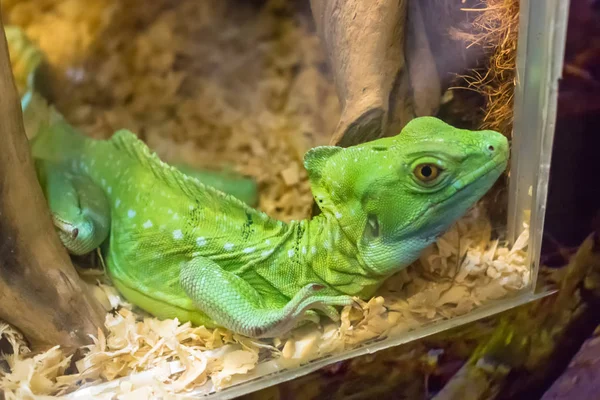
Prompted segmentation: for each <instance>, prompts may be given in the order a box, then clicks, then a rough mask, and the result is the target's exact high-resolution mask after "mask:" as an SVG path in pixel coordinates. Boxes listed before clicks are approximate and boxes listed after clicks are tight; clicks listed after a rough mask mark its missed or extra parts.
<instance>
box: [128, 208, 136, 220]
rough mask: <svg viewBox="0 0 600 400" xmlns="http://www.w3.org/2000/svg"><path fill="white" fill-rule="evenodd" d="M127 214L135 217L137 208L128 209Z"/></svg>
mask: <svg viewBox="0 0 600 400" xmlns="http://www.w3.org/2000/svg"><path fill="white" fill-rule="evenodd" d="M127 216H128V217H129V218H133V217H135V210H129V211H127Z"/></svg>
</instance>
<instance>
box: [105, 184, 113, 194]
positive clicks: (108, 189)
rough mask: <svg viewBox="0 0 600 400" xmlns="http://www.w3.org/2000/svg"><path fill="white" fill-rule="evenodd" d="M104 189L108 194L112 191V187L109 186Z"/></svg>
mask: <svg viewBox="0 0 600 400" xmlns="http://www.w3.org/2000/svg"><path fill="white" fill-rule="evenodd" d="M106 191H107V192H108V194H111V193H112V187H111V186H109V187H108V188H106Z"/></svg>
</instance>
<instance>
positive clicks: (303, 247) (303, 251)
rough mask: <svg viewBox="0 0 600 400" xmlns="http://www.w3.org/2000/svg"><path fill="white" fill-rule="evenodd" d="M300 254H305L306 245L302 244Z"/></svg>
mask: <svg viewBox="0 0 600 400" xmlns="http://www.w3.org/2000/svg"><path fill="white" fill-rule="evenodd" d="M302 254H306V247H305V246H302Z"/></svg>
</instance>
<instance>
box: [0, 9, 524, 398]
mask: <svg viewBox="0 0 600 400" xmlns="http://www.w3.org/2000/svg"><path fill="white" fill-rule="evenodd" d="M468 3H473V4H468ZM1 4H2V11H3V18H4V20H5V23H7V24H14V25H18V26H20V27H22V28H24V30H25V32H26V33H27V34H28V35H29V36H30V38H31V39H32V40H33V41H34V42H35V43H36V44H38V45H39V47H40V48H41V49H42V50H43V51H44V52H45V54H46V56H47V58H48V61H49V63H50V65H51V67H52V74H51V79H49V81H48V86H49V95H50V96H51V98H52V99H53V101H54V102H55V104H56V106H57V108H58V109H59V110H60V112H62V113H63V114H64V115H65V117H66V119H67V120H68V121H69V122H70V123H71V124H73V125H74V126H76V127H78V128H80V129H82V130H83V131H84V132H85V133H86V134H88V135H90V136H92V137H95V138H108V137H110V136H111V135H112V133H113V132H114V131H116V130H118V129H121V128H127V129H129V130H131V131H132V132H135V133H136V134H137V135H138V136H139V137H140V138H141V139H142V140H144V141H145V142H146V143H147V144H148V145H149V146H150V147H151V148H152V149H153V150H155V151H156V152H157V153H158V154H159V156H160V157H161V158H162V159H163V160H164V161H166V162H177V163H185V164H188V165H191V166H197V167H203V168H209V169H218V168H223V167H225V168H232V169H235V170H237V171H239V172H242V173H243V174H246V175H248V176H251V177H253V178H254V179H256V180H257V182H258V183H259V188H260V200H259V204H258V208H260V209H261V210H263V211H265V212H267V213H268V214H270V215H271V216H273V217H277V218H280V219H282V220H284V221H289V220H292V219H296V220H297V219H302V218H306V217H307V216H309V215H310V209H311V207H312V200H313V197H312V194H311V192H310V187H309V184H308V182H307V177H306V173H305V171H304V168H303V166H302V158H303V155H304V153H305V152H306V151H307V150H308V149H309V148H311V147H314V146H317V145H324V144H327V143H328V142H329V140H330V137H331V134H332V132H333V131H334V130H335V127H336V125H337V124H338V120H339V118H340V114H341V108H340V101H339V99H338V96H337V93H336V89H335V85H334V82H333V79H332V72H331V68H330V66H329V65H328V62H327V59H326V56H325V52H324V51H323V47H322V43H321V41H320V39H319V37H318V35H317V33H316V30H315V24H314V22H313V19H312V15H311V10H310V5H309V3H308V1H306V2H304V1H302V2H292V1H285V0H270V1H235V0H229V1H222V0H206V1H202V2H199V1H194V0H179V1H155V2H150V3H149V2H142V1H127V2H124V1H109V0H97V1H96V0H94V1H84V0H69V1H51V0H48V1H44V0H19V1H10V0H2V3H1ZM484 5H486V6H487V7H482V5H481V4H480V2H475V1H473V2H462V1H453V2H446V1H441V0H428V1H426V2H423V3H422V4H421V9H422V11H423V22H424V26H425V27H426V30H427V36H428V37H429V43H430V47H431V50H430V51H431V55H432V59H433V60H434V61H435V66H436V68H435V70H436V72H437V76H436V80H439V103H440V107H439V113H438V114H439V116H441V117H442V118H443V119H445V120H446V121H448V122H450V123H452V124H453V125H455V126H459V127H466V128H472V129H477V128H482V127H483V128H493V129H497V130H499V131H501V132H502V133H503V134H505V135H506V136H510V134H511V121H512V119H511V118H512V94H513V89H514V62H515V48H516V39H517V26H518V1H516V0H487V2H485V4H484ZM406 56H407V57H410V54H407V55H406ZM410 95H412V94H410ZM506 182H507V178H506V177H503V178H502V179H500V180H499V182H498V184H497V185H496V187H495V188H494V189H493V190H492V191H491V192H490V193H489V194H488V196H486V198H485V199H484V201H483V202H482V203H481V205H479V206H478V207H475V208H474V209H473V210H472V211H471V212H469V214H468V215H467V216H466V217H465V218H463V219H462V220H461V221H460V222H459V223H457V224H455V225H454V226H453V227H452V228H451V229H450V231H449V232H448V233H446V234H445V235H444V236H443V237H442V238H440V239H439V241H438V242H437V244H436V245H433V246H431V247H430V248H429V249H428V250H427V251H426V252H425V253H424V254H423V256H422V257H421V259H420V261H419V262H417V263H416V264H415V265H413V266H412V267H410V268H408V269H407V270H405V271H402V272H401V273H399V274H398V275H397V276H394V277H392V278H391V279H390V280H388V282H386V284H385V285H384V287H383V288H382V290H381V291H380V292H379V293H378V295H377V296H375V297H373V298H372V299H371V300H370V301H366V302H362V304H361V306H362V312H361V310H357V309H351V308H350V307H347V308H345V309H344V310H343V311H342V321H341V323H339V324H338V323H324V324H323V326H320V327H319V326H314V325H311V326H308V327H305V328H302V329H300V330H298V331H296V332H295V333H294V334H293V335H291V336H290V337H286V338H281V339H277V340H274V341H270V342H268V343H264V342H263V343H259V342H257V341H254V340H249V339H247V338H242V337H239V336H237V335H233V334H231V333H230V332H227V331H225V330H209V329H205V328H198V327H191V326H190V325H189V324H184V325H180V324H179V323H178V322H177V321H162V322H161V321H158V320H156V319H153V318H150V317H148V316H145V317H146V318H145V319H143V320H142V319H141V316H144V315H143V314H142V313H140V312H139V311H138V310H136V309H135V308H132V307H131V306H130V305H129V304H127V303H125V302H124V301H123V300H122V299H121V298H120V297H119V295H118V294H117V292H116V291H115V290H114V288H112V286H111V285H110V282H108V281H106V280H105V279H104V278H102V277H101V276H99V275H98V274H93V275H92V276H91V278H90V271H89V270H88V271H87V272H84V273H82V275H84V277H86V279H87V280H88V281H89V282H90V285H91V287H93V288H94V289H93V290H95V291H96V292H97V294H98V296H99V298H101V299H102V301H103V304H105V306H106V309H107V311H109V313H108V314H107V320H106V325H107V328H108V331H109V336H108V337H103V336H100V337H98V338H97V344H96V345H95V346H93V347H92V349H91V350H92V351H91V352H90V353H88V355H87V356H86V357H85V358H84V359H83V360H81V361H79V362H78V365H77V369H78V371H79V372H80V373H83V375H82V376H83V377H84V378H86V379H88V381H89V382H90V383H92V382H95V383H99V382H103V381H107V380H113V379H115V378H119V377H121V376H126V375H128V374H130V373H132V372H133V371H139V370H146V369H150V368H163V367H164V366H165V365H167V364H168V363H169V362H172V361H170V358H169V357H174V358H175V360H177V362H178V363H180V364H178V365H179V367H181V366H182V365H183V366H187V367H188V371H187V372H185V373H183V374H181V371H182V370H181V369H179V370H177V368H175V370H174V371H175V372H173V375H172V376H170V379H171V380H170V381H169V383H168V384H166V387H167V388H168V390H175V391H180V390H183V389H188V388H190V387H194V386H198V385H200V384H202V383H204V382H205V381H206V380H208V379H210V380H211V381H212V383H213V384H214V385H215V387H217V388H221V387H225V386H227V385H230V384H231V383H233V382H234V381H235V379H233V380H232V377H234V376H237V377H243V376H244V374H246V373H247V372H248V371H252V370H253V368H254V367H255V366H256V365H257V363H259V361H260V362H261V363H262V362H263V361H265V360H267V359H271V358H275V357H279V360H280V362H281V365H282V366H295V365H298V364H300V363H301V362H305V361H307V360H310V359H313V358H317V357H320V356H323V355H325V354H330V353H335V352H340V351H343V350H348V349H351V348H354V347H355V346H356V345H358V344H360V343H363V342H364V341H366V340H370V339H376V338H381V337H386V336H391V335H397V334H401V333H403V332H406V331H408V330H412V329H414V328H417V327H419V326H422V325H423V324H427V323H430V322H433V321H438V320H442V319H445V318H448V317H454V316H459V315H466V314H468V313H469V312H472V311H473V310H475V309H476V308H477V307H478V306H480V305H482V304H486V303H487V302H488V301H492V300H496V299H501V298H504V297H506V296H509V295H511V294H514V293H517V292H519V291H520V290H522V289H524V288H526V287H527V286H528V285H529V283H530V282H531V279H532V277H531V276H530V271H529V267H528V265H526V263H525V256H526V249H527V238H528V237H527V231H525V232H524V234H523V235H522V236H521V237H520V238H519V239H518V240H517V241H516V243H514V244H511V245H509V244H507V243H505V242H504V234H505V226H506V199H507V195H508V194H507V185H506ZM96 280H99V281H100V282H101V283H98V284H97V283H96ZM136 321H138V323H136ZM139 321H141V322H139ZM224 344H227V345H226V346H225V347H223V345H224ZM261 349H262V350H261ZM47 357H50V358H52V360H53V361H54V362H57V363H61V365H62V367H61V368H59V369H58V370H57V371H55V372H54V376H53V378H52V379H53V380H52V382H53V385H50V386H49V387H48V388H46V389H45V390H47V391H48V392H49V393H50V392H52V391H55V390H56V389H57V388H61V390H64V391H68V390H72V388H73V385H75V383H76V382H78V381H80V380H81V378H82V376H80V375H77V374H75V375H68V376H67V377H61V378H60V379H59V380H56V379H54V378H55V377H56V375H61V374H62V373H63V372H64V371H65V368H66V366H67V365H68V362H67V361H65V360H66V359H64V358H63V356H61V354H60V350H59V349H55V350H53V353H51V354H49V355H47ZM189 357H191V359H192V360H194V361H195V363H192V362H191V361H188V358H189ZM15 362H16V361H15ZM188 363H190V364H188ZM48 365H50V364H48ZM169 365H172V364H169ZM32 368H39V367H32ZM37 371H38V372H37V373H41V372H40V370H39V369H38V370H37ZM84 371H85V372H84ZM163 383H164V382H163Z"/></svg>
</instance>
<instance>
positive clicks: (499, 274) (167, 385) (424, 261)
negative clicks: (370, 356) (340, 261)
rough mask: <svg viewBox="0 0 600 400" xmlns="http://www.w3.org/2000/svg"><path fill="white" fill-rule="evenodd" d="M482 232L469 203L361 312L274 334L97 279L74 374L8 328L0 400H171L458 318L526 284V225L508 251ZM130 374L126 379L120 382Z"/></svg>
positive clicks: (482, 220) (484, 222) (62, 360)
mask: <svg viewBox="0 0 600 400" xmlns="http://www.w3.org/2000/svg"><path fill="white" fill-rule="evenodd" d="M525 228H527V227H525ZM485 235H487V236H485ZM490 237H491V227H490V225H489V220H488V218H487V217H486V216H485V213H484V212H483V209H482V208H481V207H475V208H473V209H472V210H471V211H470V213H469V214H468V215H466V216H465V217H464V218H463V219H461V220H460V221H458V222H457V223H456V224H454V225H453V226H452V228H451V229H450V230H449V231H448V232H447V233H446V234H444V235H443V236H442V237H440V238H439V240H438V241H437V242H436V243H435V244H434V245H432V246H430V247H429V248H428V249H427V250H426V251H425V252H424V253H423V255H422V256H421V258H420V260H419V261H417V262H416V263H414V264H413V265H412V266H410V267H409V268H407V269H406V270H404V271H402V272H400V273H398V274H396V275H395V276H393V277H391V278H390V279H388V280H387V281H386V282H385V284H384V286H383V287H382V288H381V290H380V291H379V293H378V294H377V296H375V297H373V298H371V299H370V300H369V301H366V302H365V301H359V303H360V305H361V310H359V309H357V308H352V307H345V308H344V309H343V310H342V311H341V321H340V322H338V323H333V322H331V321H330V320H327V319H325V318H324V320H323V321H322V324H321V325H316V324H309V325H306V326H302V327H299V328H297V329H296V330H294V331H293V332H291V333H290V334H289V335H288V336H287V337H283V338H276V339H274V340H264V341H260V340H253V339H249V338H246V337H243V336H239V335H236V334H233V333H231V332H229V331H227V330H225V329H207V328H205V327H193V326H191V325H190V323H189V322H188V323H184V324H181V323H180V322H179V321H177V320H176V319H175V320H162V321H161V320H158V319H156V318H152V317H150V316H146V314H145V313H143V312H141V311H139V310H135V309H134V308H133V307H132V306H131V305H130V304H128V303H127V302H125V301H124V300H123V299H122V298H121V297H120V296H119V294H118V292H117V291H116V290H115V289H114V288H113V287H112V286H110V285H109V284H107V283H106V282H103V281H102V280H99V281H98V282H96V283H90V285H91V286H93V287H94V288H96V294H97V295H98V297H99V299H100V300H101V302H102V304H104V305H105V307H106V309H107V311H108V314H107V317H106V321H105V325H106V328H107V331H108V336H104V334H102V332H101V331H99V332H98V336H97V337H95V338H94V344H92V345H90V346H87V348H86V349H85V352H86V355H85V357H84V358H82V359H80V360H79V361H77V362H76V363H75V368H76V372H75V373H71V374H65V370H66V368H67V367H68V366H69V364H70V357H65V356H64V354H63V353H62V351H61V350H60V349H59V348H58V347H54V348H52V349H51V350H49V351H47V352H45V353H42V354H39V355H36V356H35V357H33V358H30V357H26V354H27V353H26V351H23V350H24V348H23V344H22V342H20V341H19V339H18V338H19V336H18V335H17V334H15V333H12V332H13V331H11V330H9V331H8V332H9V333H8V335H9V336H8V337H11V338H12V339H11V343H14V344H13V348H15V349H16V351H15V352H14V354H13V355H11V356H8V357H6V360H7V361H8V364H9V366H10V371H5V372H0V388H2V389H3V390H4V391H5V393H6V394H7V399H11V398H14V399H17V398H26V397H27V396H28V395H31V394H32V393H35V394H42V395H50V394H55V395H65V394H67V393H71V395H70V397H69V398H90V397H89V396H100V397H96V398H114V397H111V396H115V395H116V394H120V395H124V396H125V397H119V398H127V396H128V395H131V396H134V397H131V398H135V396H141V395H143V396H144V397H147V398H152V396H158V397H160V398H165V396H167V395H168V396H167V397H166V398H175V397H172V396H174V395H176V394H184V393H187V392H189V391H191V390H194V389H197V388H198V387H201V386H202V385H205V384H208V385H209V388H210V389H214V390H222V389H224V388H226V387H229V386H231V385H232V384H235V383H237V382H240V381H241V380H243V378H244V376H245V375H247V374H249V373H250V374H252V375H251V376H253V375H256V374H257V369H260V367H261V365H263V366H265V368H264V369H265V372H267V373H268V372H274V371H276V370H280V369H285V368H293V367H297V366H299V365H302V364H305V363H307V362H309V361H311V360H315V359H318V358H320V357H323V356H326V355H331V354H335V353H337V352H341V351H344V350H350V349H353V348H356V347H357V346H359V345H361V344H364V343H365V342H366V341H370V340H374V339H381V338H385V337H390V336H396V335H399V334H402V333H404V332H408V331H410V330H413V329H416V328H419V327H421V326H423V325H425V324H428V323H431V322H435V321H439V320H442V319H444V318H451V317H455V316H459V315H464V314H466V313H468V312H471V311H473V310H474V309H475V308H476V307H478V306H480V305H484V304H486V303H487V302H489V301H490V300H496V299H500V298H503V297H505V296H507V295H509V294H514V293H516V292H517V291H519V290H521V289H523V288H525V287H526V286H527V285H528V284H529V282H530V273H529V269H528V268H527V266H526V264H525V257H526V246H527V242H528V229H525V230H524V231H523V233H522V234H521V236H520V237H519V238H518V240H517V241H516V243H515V245H514V246H513V247H512V248H508V247H506V246H504V245H502V244H501V243H499V241H498V240H491V239H489V238H490ZM5 329H6V328H5ZM0 332H4V331H3V330H2V329H0ZM4 334H5V333H3V335H4ZM144 371H146V373H145V374H141V375H140V373H142V372H144ZM148 371H152V372H151V373H148ZM130 376H133V377H135V378H134V379H127V380H125V381H120V380H119V378H123V377H130ZM75 389H77V391H75V392H73V391H74V390H75ZM11 396H12V397H11ZM102 396H105V397H102Z"/></svg>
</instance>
